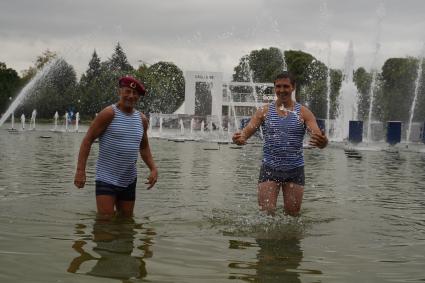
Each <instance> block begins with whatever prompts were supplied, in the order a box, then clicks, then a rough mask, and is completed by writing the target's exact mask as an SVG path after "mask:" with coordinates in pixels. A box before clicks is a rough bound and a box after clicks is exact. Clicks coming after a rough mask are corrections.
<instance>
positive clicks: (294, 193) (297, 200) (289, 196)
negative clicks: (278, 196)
mask: <svg viewBox="0 0 425 283" xmlns="http://www.w3.org/2000/svg"><path fill="white" fill-rule="evenodd" d="M282 190H283V209H284V211H285V213H286V214H289V215H291V216H298V215H299V213H300V210H301V203H302V200H303V194H304V186H301V185H298V184H295V183H292V182H290V183H285V184H283V189H282Z"/></svg>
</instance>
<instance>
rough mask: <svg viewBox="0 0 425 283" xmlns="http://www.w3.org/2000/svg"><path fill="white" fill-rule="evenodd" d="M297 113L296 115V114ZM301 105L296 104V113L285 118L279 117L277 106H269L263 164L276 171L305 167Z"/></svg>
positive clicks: (264, 128)
mask: <svg viewBox="0 0 425 283" xmlns="http://www.w3.org/2000/svg"><path fill="white" fill-rule="evenodd" d="M294 112H295V113H294ZM300 117H301V104H299V103H295V107H294V111H293V112H292V111H291V112H288V115H287V116H285V117H281V116H279V114H278V113H277V111H276V104H275V102H272V103H270V104H269V110H268V112H267V116H266V118H265V120H264V122H263V124H262V128H263V137H264V145H263V164H264V165H266V166H269V167H272V168H274V169H276V170H282V171H287V170H291V169H294V168H297V167H300V166H304V153H303V139H304V135H305V128H304V123H303V122H302V121H301V119H300Z"/></svg>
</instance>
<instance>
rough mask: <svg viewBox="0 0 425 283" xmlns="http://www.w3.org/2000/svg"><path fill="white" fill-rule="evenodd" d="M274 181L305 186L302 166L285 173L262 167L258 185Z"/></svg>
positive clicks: (265, 166)
mask: <svg viewBox="0 0 425 283" xmlns="http://www.w3.org/2000/svg"><path fill="white" fill-rule="evenodd" d="M266 181H274V182H278V183H295V184H298V185H301V186H304V184H305V176H304V166H301V167H297V168H294V169H291V170H287V171H281V170H276V169H273V168H271V167H268V166H267V165H264V164H263V165H262V166H261V170H260V177H259V178H258V183H262V182H266Z"/></svg>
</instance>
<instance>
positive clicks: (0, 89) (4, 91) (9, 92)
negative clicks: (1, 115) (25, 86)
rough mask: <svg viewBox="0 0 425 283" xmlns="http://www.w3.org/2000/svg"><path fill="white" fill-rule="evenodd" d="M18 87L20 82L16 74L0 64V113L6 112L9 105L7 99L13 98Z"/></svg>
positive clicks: (3, 64)
mask: <svg viewBox="0 0 425 283" xmlns="http://www.w3.org/2000/svg"><path fill="white" fill-rule="evenodd" d="M20 87H21V81H20V78H19V75H18V73H17V72H16V71H15V70H14V69H12V68H7V66H6V64H5V63H3V62H0V112H4V111H6V109H7V107H8V106H9V104H10V101H9V97H11V98H13V97H14V96H15V95H16V94H17V91H18V89H19V88H20Z"/></svg>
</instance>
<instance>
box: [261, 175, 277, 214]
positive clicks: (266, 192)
mask: <svg viewBox="0 0 425 283" xmlns="http://www.w3.org/2000/svg"><path fill="white" fill-rule="evenodd" d="M279 190H280V183H277V182H274V181H265V182H261V183H258V188H257V195H258V205H259V206H260V210H261V211H266V212H267V214H269V215H274V213H275V211H276V203H277V197H278V196H279Z"/></svg>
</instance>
